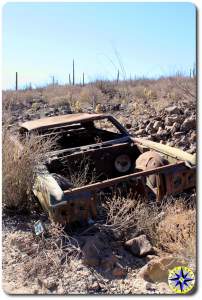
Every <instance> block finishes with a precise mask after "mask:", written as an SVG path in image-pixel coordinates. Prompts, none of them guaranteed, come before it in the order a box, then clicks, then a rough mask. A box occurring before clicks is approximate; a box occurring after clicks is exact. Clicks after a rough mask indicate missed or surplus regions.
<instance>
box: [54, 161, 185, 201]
mask: <svg viewBox="0 0 202 300" xmlns="http://www.w3.org/2000/svg"><path fill="white" fill-rule="evenodd" d="M184 165H185V164H184V162H182V161H180V162H178V163H176V164H170V165H166V166H162V167H158V168H155V169H150V170H147V171H141V172H135V173H132V174H129V175H124V176H120V177H116V178H113V179H108V180H104V181H101V182H96V183H92V184H89V185H86V186H82V187H78V188H73V189H71V190H66V191H64V194H65V195H73V194H77V193H78V192H81V191H98V190H101V189H103V188H106V187H110V186H112V185H114V184H118V183H120V182H122V181H127V180H130V179H135V178H141V177H145V176H149V175H152V174H162V173H166V172H167V171H168V170H172V172H174V171H176V170H177V169H178V168H179V167H181V166H184ZM58 204H59V203H58ZM52 205H53V204H52ZM55 205H57V204H56V203H55Z"/></svg>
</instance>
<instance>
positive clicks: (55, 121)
mask: <svg viewBox="0 0 202 300" xmlns="http://www.w3.org/2000/svg"><path fill="white" fill-rule="evenodd" d="M101 117H108V115H104V114H89V113H79V114H68V115H60V116H54V117H46V118H41V119H37V120H32V121H27V122H24V123H22V124H21V125H20V127H21V128H24V129H26V130H28V131H31V130H34V129H40V128H52V127H55V126H58V125H59V126H60V125H66V124H67V125H68V124H72V123H75V122H81V121H87V120H96V119H100V118H101Z"/></svg>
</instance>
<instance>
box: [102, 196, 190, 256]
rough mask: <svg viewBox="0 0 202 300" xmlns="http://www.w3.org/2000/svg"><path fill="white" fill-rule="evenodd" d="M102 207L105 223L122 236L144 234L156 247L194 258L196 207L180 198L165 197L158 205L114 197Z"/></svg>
mask: <svg viewBox="0 0 202 300" xmlns="http://www.w3.org/2000/svg"><path fill="white" fill-rule="evenodd" d="M192 204H193V203H192ZM104 206H105V209H106V215H107V217H106V226H107V227H108V228H109V229H111V230H113V231H115V232H119V233H120V232H121V233H122V236H124V238H125V239H129V238H131V236H132V237H134V236H136V235H138V234H142V233H144V234H146V235H147V237H148V238H149V239H150V241H151V242H152V244H153V246H156V247H157V248H158V249H159V250H162V251H166V252H169V253H179V254H181V255H183V256H184V257H186V258H189V257H195V250H196V245H195V244H196V240H195V239H196V211H195V206H194V205H192V206H187V203H186V202H185V201H184V199H183V198H182V199H181V198H179V199H172V198H168V199H165V200H164V201H163V202H162V203H161V204H160V205H159V204H157V203H156V202H154V203H146V202H145V201H143V200H141V199H134V198H132V197H129V198H123V197H120V196H118V197H117V196H114V197H113V198H112V199H108V200H107V201H106V203H105V205H104Z"/></svg>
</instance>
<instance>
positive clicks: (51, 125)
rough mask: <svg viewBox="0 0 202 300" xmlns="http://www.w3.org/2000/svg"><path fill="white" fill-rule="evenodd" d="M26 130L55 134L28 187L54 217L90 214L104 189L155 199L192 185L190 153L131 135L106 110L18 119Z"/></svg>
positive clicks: (85, 218) (82, 218)
mask: <svg viewBox="0 0 202 300" xmlns="http://www.w3.org/2000/svg"><path fill="white" fill-rule="evenodd" d="M30 133H31V134H35V135H36V136H40V138H46V139H47V138H51V137H52V136H56V137H57V146H56V148H55V149H54V150H52V151H50V152H49V153H47V156H48V159H47V161H46V163H45V164H44V165H43V166H39V167H38V168H37V177H36V181H35V184H34V187H33V192H34V194H35V196H36V197H37V198H38V200H39V201H40V203H41V205H42V207H43V208H44V209H45V210H46V211H47V212H48V214H49V217H50V219H51V220H53V221H55V222H59V223H62V224H66V223H72V222H74V221H88V220H89V219H95V218H96V215H97V200H98V198H99V199H100V195H101V194H103V193H105V192H109V191H112V192H114V191H117V190H118V189H119V190H122V189H123V190H124V188H125V187H126V190H125V191H126V192H125V193H126V195H127V193H128V192H129V191H130V192H131V191H132V192H133V193H137V194H138V195H140V196H141V197H142V198H148V197H150V196H151V195H152V196H155V198H156V201H161V200H162V199H163V197H164V196H167V195H170V194H178V193H181V192H182V191H184V190H186V189H190V188H193V187H194V186H195V180H196V179H195V177H196V162H195V160H196V157H195V155H192V154H189V153H186V152H184V151H182V150H180V149H177V148H173V147H170V146H167V145H163V144H160V143H156V142H152V141H150V140H146V139H142V138H135V137H133V136H131V135H130V134H129V133H128V132H127V130H126V129H125V128H124V127H123V126H122V125H121V124H120V123H119V122H118V121H117V120H116V119H115V118H114V117H113V116H111V115H108V114H91V113H79V114H68V115H61V116H54V117H47V118H42V119H38V120H32V121H28V122H25V123H23V124H21V126H20V134H21V135H22V136H23V135H27V134H28V135H29V134H30ZM86 162H87V163H86ZM85 163H86V165H88V168H87V169H86V165H85ZM93 172H94V173H95V177H94V180H92V174H94V173H93ZM72 174H73V175H74V176H72ZM75 174H79V176H80V179H81V178H83V179H82V180H83V181H82V180H80V181H81V182H80V184H78V182H76V180H72V178H74V179H75V178H76V177H75ZM77 179H78V178H77Z"/></svg>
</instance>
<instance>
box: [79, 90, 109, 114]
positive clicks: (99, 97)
mask: <svg viewBox="0 0 202 300" xmlns="http://www.w3.org/2000/svg"><path fill="white" fill-rule="evenodd" d="M106 99H107V97H106V96H105V95H104V94H103V93H102V92H101V91H100V90H99V89H98V88H97V87H96V86H93V85H87V86H85V87H84V88H83V89H82V90H81V93H80V101H81V104H82V103H87V104H89V105H91V106H92V107H93V108H94V109H95V107H96V105H97V104H98V103H103V102H104V101H106Z"/></svg>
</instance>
